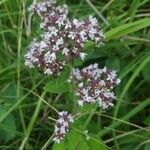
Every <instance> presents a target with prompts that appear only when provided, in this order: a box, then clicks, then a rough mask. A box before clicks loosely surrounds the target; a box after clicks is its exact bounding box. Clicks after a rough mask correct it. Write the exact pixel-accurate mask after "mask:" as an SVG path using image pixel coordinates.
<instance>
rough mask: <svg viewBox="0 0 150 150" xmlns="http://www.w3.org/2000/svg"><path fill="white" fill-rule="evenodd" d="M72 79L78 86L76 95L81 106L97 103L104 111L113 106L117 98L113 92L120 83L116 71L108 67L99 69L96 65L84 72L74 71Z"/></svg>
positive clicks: (85, 69) (83, 70)
mask: <svg viewBox="0 0 150 150" xmlns="http://www.w3.org/2000/svg"><path fill="white" fill-rule="evenodd" d="M71 79H73V81H75V84H76V86H77V89H76V95H77V97H78V98H79V100H78V104H79V105H80V106H83V104H84V103H96V102H97V103H98V104H99V106H101V107H102V108H103V109H106V108H108V107H109V106H113V100H114V99H115V96H114V93H113V91H112V90H113V89H114V87H115V86H116V85H118V84H119V83H120V79H117V74H116V71H114V70H113V71H111V70H110V69H107V68H106V67H104V68H103V69H99V68H98V64H94V65H90V66H88V67H86V68H84V69H82V70H79V69H73V71H72V76H71Z"/></svg>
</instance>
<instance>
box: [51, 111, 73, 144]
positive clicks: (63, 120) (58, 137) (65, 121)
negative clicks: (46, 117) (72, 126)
mask: <svg viewBox="0 0 150 150" xmlns="http://www.w3.org/2000/svg"><path fill="white" fill-rule="evenodd" d="M72 122H74V119H73V117H72V116H71V115H70V114H69V113H68V112H67V111H62V112H59V119H58V120H57V121H56V124H55V137H54V138H53V140H54V141H55V142H57V143H60V142H61V141H62V140H63V139H64V137H65V134H66V133H67V132H68V131H69V123H72Z"/></svg>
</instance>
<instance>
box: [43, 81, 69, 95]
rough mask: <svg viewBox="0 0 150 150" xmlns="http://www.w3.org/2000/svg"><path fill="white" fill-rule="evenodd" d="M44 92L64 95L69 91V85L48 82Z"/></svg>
mask: <svg viewBox="0 0 150 150" xmlns="http://www.w3.org/2000/svg"><path fill="white" fill-rule="evenodd" d="M44 89H45V91H49V92H51V93H56V94H57V93H64V92H67V91H68V90H69V83H67V82H63V83H59V82H58V81H57V80H54V81H50V82H49V83H48V84H47V85H46V86H45V87H44Z"/></svg>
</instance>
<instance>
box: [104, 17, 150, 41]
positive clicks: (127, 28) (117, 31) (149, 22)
mask: <svg viewBox="0 0 150 150" xmlns="http://www.w3.org/2000/svg"><path fill="white" fill-rule="evenodd" d="M148 26H150V19H149V18H145V19H141V20H138V21H134V22H132V23H127V24H124V25H121V26H119V27H116V28H114V29H112V30H110V31H108V32H106V34H105V36H106V39H107V40H111V39H116V38H119V37H121V36H123V35H126V34H128V33H132V32H135V31H137V30H140V29H142V28H146V27H148Z"/></svg>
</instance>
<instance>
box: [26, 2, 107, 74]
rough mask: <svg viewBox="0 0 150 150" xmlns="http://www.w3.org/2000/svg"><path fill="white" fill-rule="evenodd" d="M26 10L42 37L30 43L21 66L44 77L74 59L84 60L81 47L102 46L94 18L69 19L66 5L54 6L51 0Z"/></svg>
mask: <svg viewBox="0 0 150 150" xmlns="http://www.w3.org/2000/svg"><path fill="white" fill-rule="evenodd" d="M29 10H30V11H32V12H34V13H36V14H38V15H39V17H40V18H41V24H40V27H41V28H42V30H43V34H42V35H41V36H40V38H39V39H38V40H33V42H31V44H30V45H29V47H28V51H27V53H26V54H25V64H26V65H27V66H29V67H30V68H34V67H39V68H40V69H42V70H43V71H44V74H47V75H52V74H56V75H59V73H60V71H61V70H62V68H63V67H64V65H65V64H66V63H68V62H70V61H72V60H74V59H76V58H80V59H81V60H84V59H85V57H86V55H87V54H86V53H85V52H84V50H83V49H84V44H85V43H86V42H88V40H92V41H94V42H96V43H97V45H100V44H102V43H103V39H104V36H103V32H102V30H101V28H100V27H99V25H98V21H97V19H96V18H94V17H92V16H89V17H87V18H86V19H83V20H79V19H70V18H69V17H68V12H69V10H68V7H67V5H63V6H57V5H56V2H55V1H54V0H45V1H43V2H39V3H37V4H33V5H31V7H30V8H29Z"/></svg>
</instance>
